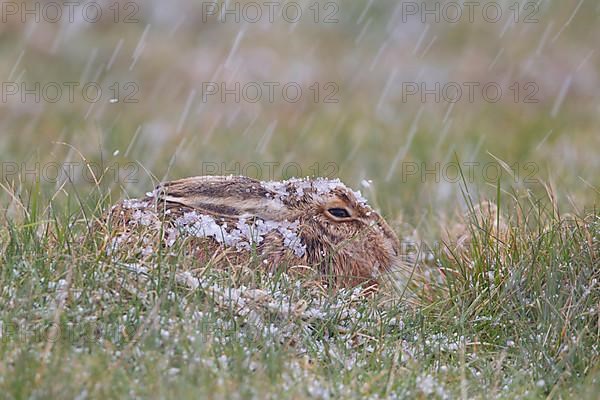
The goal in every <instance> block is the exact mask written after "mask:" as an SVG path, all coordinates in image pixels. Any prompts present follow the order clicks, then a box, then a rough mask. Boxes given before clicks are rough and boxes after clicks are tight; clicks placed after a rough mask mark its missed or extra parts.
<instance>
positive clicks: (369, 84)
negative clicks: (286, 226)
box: [0, 0, 600, 399]
mask: <svg viewBox="0 0 600 400" xmlns="http://www.w3.org/2000/svg"><path fill="white" fill-rule="evenodd" d="M299 3H302V4H303V6H305V11H306V14H305V15H307V16H308V18H307V19H306V20H303V21H302V22H301V23H298V24H295V25H290V24H289V23H286V22H285V21H282V20H281V19H277V21H276V22H275V23H273V24H262V23H257V24H247V23H240V24H236V23H219V22H216V21H214V20H211V21H209V22H207V23H204V22H203V21H202V2H197V1H196V2H194V1H189V0H181V1H179V2H177V5H176V6H175V5H169V6H167V5H166V3H165V2H161V1H159V0H147V1H144V2H140V3H139V6H140V9H139V12H138V13H137V14H136V18H137V19H138V22H137V23H127V24H125V23H118V24H115V23H113V22H112V21H111V18H110V17H111V15H112V14H111V12H112V11H111V10H110V9H105V10H104V11H105V16H108V18H107V19H104V20H103V21H102V22H100V23H94V24H88V23H83V22H82V21H78V22H77V23H75V24H68V23H65V24H63V23H47V22H44V21H42V22H41V23H37V24H35V23H33V22H31V21H30V22H29V23H21V21H20V16H19V15H17V16H16V17H14V16H6V17H7V18H8V21H7V22H6V23H4V22H3V23H2V24H0V33H1V35H0V55H1V57H0V74H2V76H4V78H3V80H4V81H5V82H8V81H14V82H16V83H20V84H22V83H25V84H26V85H27V88H32V87H34V84H35V83H36V82H37V83H40V84H41V85H44V84H47V83H51V82H54V83H58V84H59V85H64V83H66V82H79V83H80V84H81V86H83V84H85V83H87V82H96V83H98V84H99V85H100V86H101V88H102V89H103V92H104V96H103V97H102V99H101V101H99V102H97V103H91V102H89V101H85V99H83V98H82V95H81V93H80V92H79V91H77V92H76V94H75V100H74V101H73V102H69V101H67V100H66V98H65V96H63V98H62V100H61V101H58V102H56V103H51V102H48V101H40V102H35V101H33V100H31V98H32V97H31V95H30V96H29V97H28V98H27V99H28V100H27V99H26V101H20V99H19V96H18V95H17V96H12V97H10V96H9V97H10V99H9V100H7V101H4V100H3V101H2V103H3V104H2V105H1V107H0V131H1V133H2V134H0V158H1V161H2V162H1V163H0V167H1V168H0V183H1V184H2V187H1V188H0V212H1V213H2V217H0V323H1V324H2V330H1V332H2V336H1V337H0V393H1V394H0V397H2V398H48V397H58V398H79V399H83V398H100V397H107V396H108V397H139V398H147V397H151V398H152V397H155V398H159V397H161V398H165V397H178V396H180V397H190V398H197V397H199V396H202V395H204V396H205V397H216V398H219V397H220V398H230V397H243V398H246V397H272V398H281V397H284V398H285V397H288V398H305V397H317V398H319V397H320V398H327V397H329V398H335V397H338V398H340V397H343V398H346V397H354V398H363V397H366V398H369V397H371V398H377V397H379V398H388V397H389V398H394V397H397V398H430V397H438V398H458V397H461V398H490V397H497V398H583V399H586V398H589V399H594V398H596V397H597V393H598V390H599V389H600V383H599V380H598V379H599V375H600V371H599V370H598V365H599V364H600V362H599V361H600V360H599V353H600V349H599V348H598V342H600V340H599V335H600V322H599V313H600V310H599V308H598V304H600V295H599V288H598V278H599V276H598V275H599V269H600V268H599V265H600V263H599V262H598V246H599V244H598V240H599V239H598V231H599V225H600V222H599V217H600V213H599V211H598V209H597V207H598V204H600V189H599V188H600V181H598V174H597V171H598V170H599V169H600V158H599V157H598V154H597V153H598V151H597V149H598V148H600V135H598V126H600V119H599V115H600V113H598V102H597V93H596V92H597V86H598V85H597V84H596V83H597V82H598V81H599V79H600V76H599V74H598V71H600V53H599V52H598V51H595V49H596V48H597V29H596V27H597V26H600V24H599V23H598V15H599V14H598V5H597V4H595V3H594V2H592V1H583V2H580V1H577V2H558V1H546V2H540V4H539V10H538V12H537V13H536V15H535V18H536V19H537V20H538V22H536V23H529V24H525V23H508V22H510V19H511V17H512V16H513V14H512V13H511V12H510V9H509V10H506V8H507V7H510V6H512V3H511V2H508V3H506V4H505V2H497V3H498V4H501V6H503V7H505V9H504V19H503V20H502V21H501V22H499V23H488V22H486V21H484V20H483V19H482V18H480V17H478V16H476V17H475V18H476V20H475V22H474V23H467V22H464V21H462V22H459V23H456V24H454V23H452V24H449V23H446V22H444V21H442V22H440V23H435V22H434V21H432V20H431V18H430V19H429V22H428V23H426V24H423V23H421V22H420V18H419V16H415V17H414V18H409V20H408V21H403V20H402V15H401V14H400V13H399V12H398V8H397V7H398V2H396V1H383V0H382V1H374V2H370V1H368V2H367V1H356V2H340V4H339V5H340V7H339V12H338V13H337V14H336V17H338V19H339V22H337V23H332V24H315V23H313V22H312V21H311V17H312V14H310V12H309V11H310V10H309V9H308V7H310V6H311V5H312V3H313V2H305V1H299ZM417 3H419V4H420V2H417ZM525 3H528V2H521V8H522V11H523V12H524V13H525V12H526V11H527V9H525V5H526V4H525ZM102 4H104V3H102ZM123 5H124V4H122V6H123ZM324 5H325V4H324V3H321V6H324ZM432 6H433V5H432ZM480 9H481V8H480ZM157 10H158V11H157ZM328 10H329V9H324V8H323V9H322V10H321V11H322V16H324V15H325V14H323V13H327V12H328ZM122 11H123V13H126V12H127V11H129V9H125V8H123V9H122ZM67 14H68V13H67V10H65V15H67ZM123 15H125V14H123ZM465 15H466V14H465ZM477 15H479V14H477ZM523 15H524V14H522V16H523ZM145 32H146V33H145ZM238 38H239V41H237V39H238ZM142 39H143V40H142ZM236 41H237V47H236V50H235V51H232V48H233V47H235V46H234V43H236ZM117 50H118V51H117ZM134 55H136V57H137V56H139V57H138V58H137V61H136V62H134ZM207 81H215V82H219V83H222V82H225V83H226V84H227V85H228V87H229V88H231V87H232V85H233V84H234V83H235V82H240V83H241V84H242V85H243V84H245V83H247V82H255V83H259V84H262V83H264V82H279V83H280V84H281V85H283V84H285V83H288V82H298V83H299V84H300V86H301V87H302V89H303V90H304V96H303V98H302V99H301V100H300V101H299V102H297V103H291V102H287V101H282V100H281V99H278V100H276V101H275V102H269V101H259V102H257V103H251V102H247V101H241V102H239V103H237V102H234V101H230V100H228V101H225V102H222V101H219V100H218V99H216V98H215V97H213V98H212V99H211V101H208V102H206V103H204V102H202V101H201V99H202V96H201V91H202V88H203V83H205V82H207ZM130 82H133V83H134V84H135V85H136V87H137V89H138V92H137V93H136V95H135V98H136V99H137V100H139V101H138V102H137V103H125V102H124V101H119V102H116V103H115V102H110V101H109V98H112V96H113V94H114V91H113V89H111V87H114V86H113V85H114V84H115V83H116V84H117V86H118V88H119V89H120V97H121V99H120V100H124V96H126V95H127V94H128V93H130V92H129V91H128V90H127V88H126V85H127V84H128V83H130ZM329 82H334V83H335V84H336V85H337V86H338V87H339V92H338V93H337V94H336V97H337V99H338V100H339V102H338V103H324V102H323V101H318V102H315V101H314V100H313V98H312V97H313V96H312V95H313V92H312V91H311V89H310V87H311V86H312V85H314V84H315V83H318V87H319V88H320V92H321V93H320V94H321V97H323V96H325V95H326V94H328V93H329V91H328V90H327V89H326V84H327V83H329ZM424 82H425V83H427V87H428V88H431V87H432V86H433V85H434V83H435V82H438V83H441V84H442V85H443V84H445V83H447V82H458V83H465V82H477V83H479V84H480V85H484V84H486V83H489V82H497V83H499V84H501V86H502V88H503V90H504V96H503V98H502V99H501V100H500V101H498V102H497V103H493V102H488V101H483V100H482V99H481V98H480V97H477V98H476V99H475V101H474V102H469V101H460V102H458V103H455V104H449V103H447V102H445V101H440V102H436V101H432V100H431V97H429V100H428V101H425V102H423V101H421V100H420V96H418V95H416V96H411V97H409V98H408V100H406V101H405V100H404V99H403V87H402V84H403V83H417V84H418V83H424ZM531 82H533V83H535V85H536V86H537V88H538V89H539V90H538V91H537V93H536V95H535V97H536V99H537V100H539V101H538V102H537V103H526V102H524V101H521V99H517V100H518V101H516V102H515V100H514V99H513V92H512V91H511V90H510V87H511V84H515V83H518V84H519V87H520V88H521V97H522V96H524V95H526V94H528V93H529V92H528V91H527V90H526V89H525V85H526V84H527V83H531ZM3 83H4V82H3ZM63 87H64V86H63ZM65 93H66V92H65ZM194 94H195V97H194ZM189 99H192V101H191V102H190V103H189V104H188V102H189ZM561 99H562V100H561ZM69 163H75V164H74V168H73V169H72V170H71V169H69V168H70V167H69V165H71V164H69ZM271 163H276V165H275V166H274V168H273V170H271V169H270V168H271V167H270V165H273V164H271ZM292 163H293V164H292ZM452 163H457V164H458V166H457V167H456V168H455V167H453V165H452ZM256 165H258V166H259V167H260V169H258V170H257V169H256V168H253V166H256ZM56 166H58V169H62V170H63V172H62V173H59V174H58V177H57V179H55V178H56V175H57V172H56V171H55V169H54V168H55V167H56ZM290 166H292V167H291V168H290ZM294 167H300V171H298V169H296V168H294ZM471 167H472V169H471ZM413 168H416V170H415V169H413ZM203 173H214V174H228V173H243V174H247V175H250V176H252V177H258V178H263V179H269V178H273V179H277V180H279V179H283V178H287V177H290V176H292V175H320V176H328V177H339V178H341V179H342V180H343V181H344V182H346V183H347V184H348V185H349V186H351V187H353V188H355V189H362V190H363V192H364V194H365V196H366V197H368V199H369V202H370V203H371V204H372V205H373V206H374V207H375V208H377V209H378V210H380V212H381V214H382V215H383V216H385V218H386V220H388V221H389V222H390V225H391V226H392V227H393V228H394V230H395V231H396V232H397V233H398V234H399V236H401V237H402V238H405V239H407V241H406V242H407V243H406V246H405V248H406V249H407V251H410V252H415V251H417V252H418V251H419V250H420V251H421V253H422V255H423V256H424V257H423V258H424V260H423V261H424V262H423V265H419V268H417V269H415V270H414V271H413V270H411V271H409V273H408V275H411V273H412V275H411V276H410V278H411V279H410V284H409V285H406V286H403V285H400V287H385V288H384V290H382V291H381V293H379V294H378V295H377V296H375V297H365V296H363V295H362V294H361V293H360V292H356V293H354V292H341V293H330V292H327V291H325V290H323V289H322V288H320V287H318V286H315V285H311V284H309V283H307V282H300V283H298V281H296V280H294V279H292V278H291V277H289V276H286V275H284V274H278V275H276V276H272V277H269V276H264V275H263V274H261V273H260V272H259V271H260V268H258V267H259V266H258V265H256V262H254V261H253V264H250V265H241V266H240V265H234V266H231V265H214V264H210V265H200V264H199V263H198V261H197V260H194V259H193V258H191V257H189V256H187V255H186V254H185V252H184V251H183V250H184V245H183V244H182V245H181V247H177V248H176V250H177V251H174V253H173V254H170V253H165V252H163V251H162V250H160V251H158V252H156V253H154V254H151V255H150V256H149V257H146V258H141V257H133V256H132V254H129V253H128V252H127V249H122V251H120V252H117V253H115V254H111V255H108V254H107V252H106V247H107V244H108V243H107V239H106V237H105V236H104V232H105V231H109V230H110V227H105V226H102V225H97V224H95V222H96V221H97V219H98V217H99V216H100V215H101V214H102V212H103V211H104V210H105V209H106V208H107V207H109V206H110V205H111V204H113V203H115V202H116V201H118V200H120V199H123V198H126V197H136V196H139V195H141V194H143V193H145V192H146V191H148V190H150V189H151V188H152V187H153V185H154V184H155V183H156V182H158V181H160V180H163V179H175V178H181V177H185V176H192V175H198V174H203ZM498 173H499V174H498ZM369 180H372V182H371V183H370V184H365V183H364V182H363V181H369ZM486 199H493V200H494V201H495V202H496V203H497V204H499V210H500V211H501V212H500V213H496V214H494V213H489V214H488V215H483V217H484V218H482V214H481V210H482V208H478V205H479V204H480V203H482V202H483V201H485V200H486ZM483 210H484V211H485V209H483ZM459 237H463V238H464V237H467V238H469V241H468V244H467V245H463V246H462V247H461V246H454V245H453V244H452V243H448V244H450V246H449V247H446V246H444V244H443V242H451V241H452V239H453V238H454V239H456V238H459ZM415 249H416V250H415ZM430 252H432V253H430ZM411 255H412V256H414V254H411ZM432 267H434V268H432ZM184 272H190V274H192V275H191V277H192V278H193V277H196V278H200V281H196V280H194V279H192V278H190V276H188V275H185V274H184ZM404 278H406V277H404ZM298 285H300V286H298ZM391 286H393V285H391ZM48 337H49V338H48Z"/></svg>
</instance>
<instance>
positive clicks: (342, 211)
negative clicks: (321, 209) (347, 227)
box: [327, 207, 350, 218]
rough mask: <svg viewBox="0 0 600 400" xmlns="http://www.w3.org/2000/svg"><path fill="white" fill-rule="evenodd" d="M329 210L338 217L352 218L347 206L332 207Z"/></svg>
mask: <svg viewBox="0 0 600 400" xmlns="http://www.w3.org/2000/svg"><path fill="white" fill-rule="evenodd" d="M327 212H328V213H329V214H331V215H333V216H334V217H336V218H350V213H349V212H348V210H346V209H345V208H337V207H335V208H330V209H328V210H327Z"/></svg>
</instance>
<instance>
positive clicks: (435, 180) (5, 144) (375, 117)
mask: <svg viewBox="0 0 600 400" xmlns="http://www.w3.org/2000/svg"><path fill="white" fill-rule="evenodd" d="M448 3H451V2H433V1H428V2H399V1H380V0H376V1H355V2H349V1H348V2H341V1H339V2H328V1H321V2H318V1H317V2H315V1H314V0H309V1H301V0H299V1H296V2H281V3H278V2H274V5H273V6H272V8H269V7H268V6H266V5H265V3H263V2H261V1H259V2H254V3H253V2H245V1H242V2H237V3H236V2H229V3H228V5H224V4H223V3H222V2H216V3H212V2H199V1H172V2H164V1H158V0H156V1H143V2H142V1H139V2H127V1H122V2H114V1H112V0H111V1H109V2H97V3H95V5H94V6H89V5H88V6H86V3H85V2H81V3H77V4H76V5H75V6H73V8H72V9H69V8H67V7H61V9H60V12H62V17H61V18H58V19H57V10H59V9H57V8H56V7H53V6H48V4H49V3H46V2H41V3H39V2H25V3H21V2H3V6H2V23H1V24H0V54H1V58H0V75H1V76H2V82H3V86H2V102H1V103H0V130H1V132H2V133H1V135H0V157H1V160H2V166H3V167H2V182H3V185H4V186H5V187H6V188H9V187H11V186H13V187H27V186H31V185H32V184H33V183H35V181H36V180H37V181H39V183H40V184H41V187H42V188H43V189H44V191H45V193H47V196H48V197H54V199H55V201H58V202H60V201H63V200H65V199H68V198H69V195H70V194H71V193H73V191H75V192H77V193H86V192H94V191H96V183H95V182H94V179H92V176H91V174H90V173H89V170H86V168H84V167H83V166H82V160H87V161H89V162H93V165H92V166H91V167H90V168H92V170H93V171H94V172H95V175H96V176H97V178H98V181H99V184H100V187H101V188H102V190H107V191H110V192H111V193H112V195H113V197H114V198H115V199H116V198H118V197H122V196H135V195H139V194H141V193H144V192H146V191H148V190H149V189H150V188H151V187H152V186H153V185H154V183H155V181H156V180H161V179H172V178H179V177H184V176H191V175H199V174H203V173H204V174H205V173H215V174H228V173H242V174H247V175H251V176H254V177H257V178H261V179H281V178H286V177H289V176H292V175H322V176H330V177H340V178H341V179H342V180H344V181H345V182H346V183H348V184H349V185H351V186H353V187H355V188H358V189H361V190H362V191H363V192H364V193H365V194H366V195H367V196H368V197H370V199H371V201H372V202H373V203H374V204H375V205H376V206H377V207H378V208H380V209H381V210H382V212H383V214H384V215H386V216H387V217H388V218H389V219H390V220H392V221H396V222H397V221H398V219H399V217H400V215H404V218H405V220H408V221H409V222H411V223H412V224H414V225H419V224H420V223H421V222H422V221H423V218H427V217H433V218H436V217H437V216H439V215H443V214H448V213H450V212H453V211H454V210H455V209H457V208H459V207H460V205H461V202H462V195H461V190H460V185H459V183H458V181H459V179H458V175H457V173H458V171H457V169H456V168H455V165H454V164H448V163H452V162H455V161H456V160H459V161H460V163H461V164H462V167H463V172H465V174H467V173H468V174H467V175H468V176H467V177H466V179H467V181H468V182H467V183H468V186H469V187H470V188H472V189H473V193H478V194H486V193H487V195H488V196H491V197H494V196H495V192H496V182H497V177H498V176H500V180H501V182H502V189H503V190H506V191H507V192H510V191H511V190H512V189H511V188H512V187H514V188H517V189H518V190H531V191H534V192H536V193H540V194H543V193H545V190H546V189H545V188H544V185H543V184H542V183H540V182H539V181H541V182H545V183H547V184H548V185H549V186H550V187H552V188H553V190H554V191H555V193H556V196H557V198H558V200H559V202H561V203H562V204H566V205H569V207H571V206H575V207H576V208H579V209H583V208H584V207H586V206H587V207H589V206H593V205H594V204H596V203H597V201H598V198H599V187H600V180H599V178H598V171H599V170H600V157H599V155H598V150H599V149H600V134H599V129H598V128H599V122H600V102H599V101H598V96H597V90H598V87H599V79H600V76H599V73H600V54H599V52H598V51H597V48H598V43H599V40H600V35H599V34H600V30H599V26H600V24H599V23H598V17H599V15H600V3H598V2H594V1H539V2H526V1H521V2H520V5H519V7H515V5H514V3H515V2H514V1H513V0H511V1H497V2H487V1H484V2H481V3H478V2H475V3H476V4H477V5H476V6H474V8H473V9H472V13H470V12H469V9H467V8H466V7H464V6H463V8H462V10H461V12H462V15H461V16H460V18H458V21H456V22H455V20H456V18H457V17H458V15H457V14H456V11H457V10H458V9H457V8H456V7H455V6H454V5H456V4H457V3H456V2H454V5H449V4H448ZM487 3H494V5H493V6H489V5H488V6H486V4H487ZM55 4H56V3H55ZM58 4H60V2H59V3H58ZM256 5H258V6H259V7H258V8H257V7H256ZM36 7H37V8H36ZM236 7H237V8H236ZM490 7H493V8H490ZM98 9H99V10H100V11H101V12H102V16H101V17H97V14H96V12H97V11H98ZM224 9H227V10H230V11H231V12H229V13H226V14H224V15H222V16H221V19H223V18H226V20H225V21H223V20H219V18H220V17H219V16H218V15H215V14H218V13H219V12H222V11H223V10H224ZM26 10H33V12H30V13H29V14H27V13H26V12H25V11H26ZM71 10H72V14H69V13H70V12H71ZM232 10H233V11H232ZM257 10H260V12H261V13H262V15H261V16H259V15H258V14H257ZM298 10H301V11H300V13H298ZM426 10H434V11H433V13H426V12H425V11H426ZM435 10H439V11H435ZM497 10H500V11H501V13H502V15H501V16H499V18H498V21H497V22H493V19H495V18H496V17H495V14H496V11H497ZM517 10H518V11H517ZM271 12H272V14H270V13H271ZM86 13H87V14H86ZM436 14H437V15H436ZM71 17H72V18H71ZM271 17H273V18H272V20H271ZM36 19H38V21H36ZM236 19H237V21H236ZM256 19H258V21H256V22H253V21H254V20H256ZM436 19H437V21H436ZM210 82H214V83H215V84H216V86H213V85H212V84H210ZM268 82H272V83H271V84H270V85H272V86H273V87H274V90H273V98H272V99H270V98H269V94H270V93H269V89H268V85H269V84H268ZM76 84H78V86H75V85H76ZM236 84H239V89H236ZM436 84H439V88H438V86H436ZM23 85H25V86H23ZM36 85H39V88H38V87H37V86H36ZM69 85H71V87H73V88H74V90H73V99H69V96H68V94H69V93H68V87H69ZM86 85H87V86H86ZM222 85H225V86H224V88H225V89H228V90H230V91H232V92H230V93H229V94H227V95H226V96H225V97H224V98H222V97H221V94H222V92H221V89H223V86H222ZM285 85H288V86H287V91H286V92H283V87H284V86H285ZM423 85H424V86H423ZM466 85H472V86H473V85H477V86H476V87H475V86H473V87H475V89H474V92H473V94H474V95H473V97H472V98H469V96H468V94H469V93H468V89H467V86H466ZM486 85H487V86H486ZM57 86H59V87H61V88H62V90H63V91H62V93H61V94H58V92H57V91H56V87H57ZM457 86H458V87H461V88H462V89H463V93H462V97H461V98H460V99H457V101H454V102H452V101H448V99H450V100H452V99H453V98H455V97H456V92H455V91H454V90H455V89H456V87H457ZM84 87H86V90H85V91H84V90H83V88H84ZM97 87H100V88H101V90H102V93H101V95H100V96H98V97H99V98H98V100H97V101H96V100H94V101H92V99H93V98H94V97H96V94H95V89H96V88H97ZM215 87H218V88H219V93H216V94H211V92H210V91H209V90H214V89H215ZM257 87H258V88H261V89H262V94H261V96H260V98H259V99H258V101H254V100H255V98H256V97H257V95H258V92H257V91H256V89H257ZM298 87H299V88H301V90H302V93H301V95H298V93H296V91H297V88H298ZM415 87H416V88H419V91H418V93H416V94H411V92H410V90H413V89H414V88H415ZM483 87H487V88H488V91H487V92H484V93H482V90H483ZM498 87H499V88H500V89H501V90H502V94H501V95H500V96H497V95H496V94H495V93H494V91H495V88H498ZM15 88H17V92H16V93H14V92H15ZM24 88H25V89H24ZM244 88H245V89H244ZM423 88H424V89H426V90H429V92H427V93H428V94H427V93H425V94H424V93H423V92H422V90H421V89H423ZM26 90H29V91H30V92H29V94H26V93H27V92H26ZM36 95H37V96H39V97H40V98H39V99H36V98H35V97H36ZM236 95H237V96H239V97H240V98H239V101H236V98H235V97H236ZM422 95H424V97H423V96H422ZM436 95H437V96H439V97H440V98H439V99H436ZM23 96H25V97H23ZM86 96H87V98H86ZM285 96H287V97H285ZM486 96H487V97H486ZM494 97H497V100H498V101H496V99H493V98H494ZM57 98H58V99H57ZM296 98H297V99H296ZM54 100H57V101H55V102H54ZM131 100H134V101H135V102H132V101H131ZM271 100H272V101H271ZM497 160H502V162H504V163H506V164H507V165H509V166H512V170H513V172H514V173H515V176H510V174H509V173H508V172H507V171H506V170H502V169H500V168H499V166H500V163H499V162H498V161H497ZM70 163H72V164H70ZM69 166H73V167H69ZM58 168H62V169H63V171H62V172H58ZM69 168H71V169H69ZM65 171H69V173H68V174H67V173H66V172H65ZM71 172H74V173H71ZM499 172H500V173H499ZM69 177H71V178H72V179H71V180H69V179H68V178H69ZM538 180H539V181H538ZM19 182H21V183H19ZM16 190H17V191H18V189H16ZM2 208H4V209H7V208H8V209H10V208H11V200H10V196H8V195H7V193H6V190H3V194H2ZM7 215H8V214H7Z"/></svg>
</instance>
